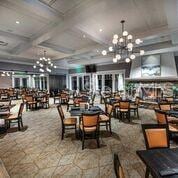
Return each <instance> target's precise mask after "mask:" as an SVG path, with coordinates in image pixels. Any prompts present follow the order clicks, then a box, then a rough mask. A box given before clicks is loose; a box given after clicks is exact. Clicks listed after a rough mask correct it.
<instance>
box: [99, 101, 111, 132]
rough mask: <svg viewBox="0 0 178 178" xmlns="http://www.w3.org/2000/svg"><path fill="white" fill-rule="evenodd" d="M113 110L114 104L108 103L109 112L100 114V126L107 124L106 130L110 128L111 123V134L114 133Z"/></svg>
mask: <svg viewBox="0 0 178 178" xmlns="http://www.w3.org/2000/svg"><path fill="white" fill-rule="evenodd" d="M112 112H113V106H112V105H109V104H108V105H107V112H106V113H105V114H101V115H99V124H100V126H106V130H108V125H109V131H110V133H111V134H112V130H111V117H112Z"/></svg>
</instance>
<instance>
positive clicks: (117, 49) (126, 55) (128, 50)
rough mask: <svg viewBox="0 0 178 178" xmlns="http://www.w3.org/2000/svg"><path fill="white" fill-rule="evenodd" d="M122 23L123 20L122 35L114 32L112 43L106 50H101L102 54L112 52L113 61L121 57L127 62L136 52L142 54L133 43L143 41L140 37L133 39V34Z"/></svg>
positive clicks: (142, 51)
mask: <svg viewBox="0 0 178 178" xmlns="http://www.w3.org/2000/svg"><path fill="white" fill-rule="evenodd" d="M124 23H125V20H122V21H121V25H122V36H121V37H119V36H118V35H117V34H114V35H113V39H112V43H113V45H112V46H110V47H109V48H108V51H106V50H103V51H102V55H103V56H105V55H107V53H112V54H113V55H114V57H113V62H114V63H116V62H117V61H118V60H121V59H125V62H127V63H129V62H130V61H131V60H133V59H135V58H136V54H138V55H144V53H145V52H144V50H140V49H139V47H138V46H136V47H134V45H135V44H136V45H139V44H141V43H142V42H143V41H142V40H140V39H136V40H133V36H132V35H131V34H129V33H128V32H127V31H126V30H125V29H124Z"/></svg>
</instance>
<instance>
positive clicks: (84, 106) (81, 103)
mask: <svg viewBox="0 0 178 178" xmlns="http://www.w3.org/2000/svg"><path fill="white" fill-rule="evenodd" d="M87 105H88V102H85V101H80V102H79V107H80V108H82V109H85V108H86V107H87Z"/></svg>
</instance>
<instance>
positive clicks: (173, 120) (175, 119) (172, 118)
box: [167, 116, 178, 123]
mask: <svg viewBox="0 0 178 178" xmlns="http://www.w3.org/2000/svg"><path fill="white" fill-rule="evenodd" d="M167 120H168V122H171V123H178V118H176V117H172V116H167Z"/></svg>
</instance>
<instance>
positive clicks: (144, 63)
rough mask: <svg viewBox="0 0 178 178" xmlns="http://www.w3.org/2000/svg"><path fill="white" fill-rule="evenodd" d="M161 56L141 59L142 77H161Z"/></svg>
mask: <svg viewBox="0 0 178 178" xmlns="http://www.w3.org/2000/svg"><path fill="white" fill-rule="evenodd" d="M160 63H161V59H160V55H150V56H143V57H142V59H141V72H142V77H155V76H161V64H160Z"/></svg>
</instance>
